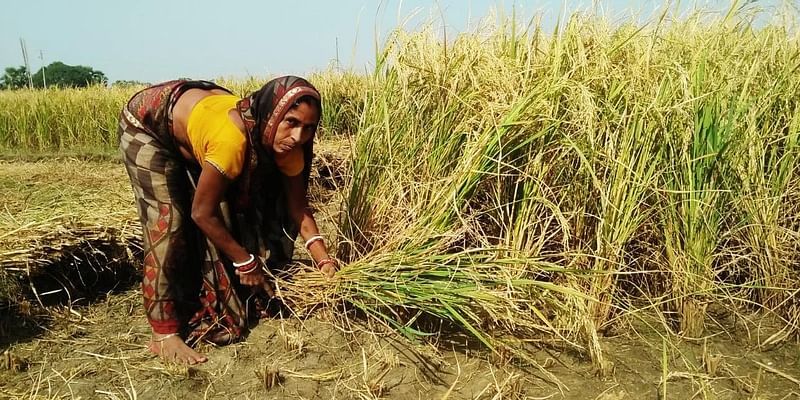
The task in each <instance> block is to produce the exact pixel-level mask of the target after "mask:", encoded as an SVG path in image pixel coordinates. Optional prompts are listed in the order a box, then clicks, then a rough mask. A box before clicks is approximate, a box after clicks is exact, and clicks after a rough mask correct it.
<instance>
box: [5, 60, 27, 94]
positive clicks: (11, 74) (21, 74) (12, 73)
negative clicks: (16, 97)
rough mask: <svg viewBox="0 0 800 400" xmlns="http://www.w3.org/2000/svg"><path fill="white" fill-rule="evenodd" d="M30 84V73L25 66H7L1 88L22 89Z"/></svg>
mask: <svg viewBox="0 0 800 400" xmlns="http://www.w3.org/2000/svg"><path fill="white" fill-rule="evenodd" d="M26 86H28V74H27V73H26V72H25V66H24V65H21V66H19V67H17V68H14V67H8V68H6V72H5V74H3V77H2V78H0V89H20V88H24V87H26Z"/></svg>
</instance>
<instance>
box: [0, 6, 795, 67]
mask: <svg viewBox="0 0 800 400" xmlns="http://www.w3.org/2000/svg"><path fill="white" fill-rule="evenodd" d="M793 1H797V0H793ZM698 2H699V3H701V4H707V3H711V4H712V6H715V7H723V8H724V5H725V4H727V2H726V1H721V0H720V1H715V0H705V1H698ZM594 3H599V7H601V8H602V9H603V10H604V13H605V14H606V15H607V16H609V17H611V18H613V19H615V20H621V19H625V18H627V17H626V15H631V14H636V15H640V16H642V18H646V17H648V16H650V15H652V14H653V10H656V9H658V8H660V7H662V6H663V5H664V2H661V1H653V0H638V1H623V0H607V1H595V2H594ZM683 3H684V4H687V3H688V2H685V1H684V2H683ZM512 5H514V6H516V7H517V8H518V9H521V13H522V14H523V15H525V16H531V15H534V14H536V13H541V14H542V16H543V24H545V25H552V24H553V23H554V22H555V21H556V20H557V18H558V16H559V13H560V12H561V11H562V10H567V12H572V11H575V10H586V9H592V8H593V2H592V1H590V0H540V1H513V2H512V1H492V0H462V1H454V0H439V1H421V0H407V1H399V0H384V1H382V2H378V1H368V0H336V1H334V0H328V1H322V0H315V1H281V2H278V1H269V0H262V1H256V0H240V1H235V2H224V1H219V0H217V1H210V0H172V1H171V0H138V1H126V2H122V1H111V0H72V1H63V0H51V1H44V0H24V1H21V0H17V1H6V2H4V4H3V5H2V8H1V10H2V11H0V68H5V67H9V66H18V65H22V63H23V62H22V55H21V51H20V43H19V39H20V38H24V39H25V42H26V44H27V48H28V52H29V55H30V58H31V69H32V70H33V71H36V70H38V69H39V67H41V65H42V61H43V62H44V64H49V63H50V62H53V61H62V62H64V63H66V64H72V65H74V64H80V65H87V66H90V67H92V68H94V69H98V70H100V71H103V72H104V73H105V74H106V76H108V77H109V79H110V80H111V81H115V80H120V79H130V80H140V81H148V82H157V81H161V80H167V79H172V78H176V77H191V78H203V79H213V78H217V77H244V76H250V75H255V76H265V75H268V74H285V73H292V74H306V73H308V72H312V71H316V70H322V69H325V68H326V67H327V66H328V65H329V64H330V62H331V61H332V60H334V59H335V58H336V54H337V39H338V54H339V60H340V62H341V64H342V65H344V66H345V67H352V68H355V69H357V70H364V69H365V68H367V67H368V66H369V64H370V60H371V59H372V57H373V55H374V46H375V38H376V37H378V38H383V37H385V35H386V32H388V31H389V30H391V29H392V28H395V27H397V26H398V25H399V24H400V22H401V21H402V20H404V19H406V18H407V17H408V16H410V15H416V17H415V18H413V19H412V20H411V21H410V22H409V23H408V24H407V25H406V26H408V27H409V28H411V29H413V28H414V27H415V26H419V24H420V23H421V21H425V20H428V19H429V18H431V16H433V17H434V18H436V19H437V20H439V21H441V20H442V18H443V20H444V22H445V24H446V26H447V29H448V33H451V32H453V33H454V32H462V31H464V30H465V29H469V27H470V26H473V25H474V24H475V23H476V22H477V21H478V20H479V19H480V18H483V17H485V16H487V15H488V14H489V13H490V11H491V10H492V9H497V8H499V9H503V10H505V11H506V12H510V10H511V7H512ZM597 6H598V5H597V4H595V6H594V7H597ZM40 51H41V55H42V56H43V59H40Z"/></svg>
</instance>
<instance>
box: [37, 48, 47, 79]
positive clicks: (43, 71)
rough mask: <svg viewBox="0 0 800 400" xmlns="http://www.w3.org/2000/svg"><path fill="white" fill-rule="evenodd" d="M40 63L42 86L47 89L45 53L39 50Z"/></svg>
mask: <svg viewBox="0 0 800 400" xmlns="http://www.w3.org/2000/svg"><path fill="white" fill-rule="evenodd" d="M39 61H41V62H42V86H43V87H44V88H45V89H47V74H46V73H45V72H46V71H45V67H44V52H43V51H41V50H39Z"/></svg>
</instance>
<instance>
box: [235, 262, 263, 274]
mask: <svg viewBox="0 0 800 400" xmlns="http://www.w3.org/2000/svg"><path fill="white" fill-rule="evenodd" d="M257 269H258V263H256V262H253V265H246V266H243V267H239V268H236V270H237V271H239V273H240V274H249V273H251V272H253V271H255V270H257Z"/></svg>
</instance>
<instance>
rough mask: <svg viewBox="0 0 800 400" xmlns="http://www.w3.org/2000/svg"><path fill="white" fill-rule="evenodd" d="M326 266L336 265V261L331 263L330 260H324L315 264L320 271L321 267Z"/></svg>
mask: <svg viewBox="0 0 800 400" xmlns="http://www.w3.org/2000/svg"><path fill="white" fill-rule="evenodd" d="M326 264H331V265H336V261H333V260H332V259H330V258H324V259H322V260H319V262H318V263H317V268H319V269H322V267H324V266H325V265H326Z"/></svg>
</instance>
